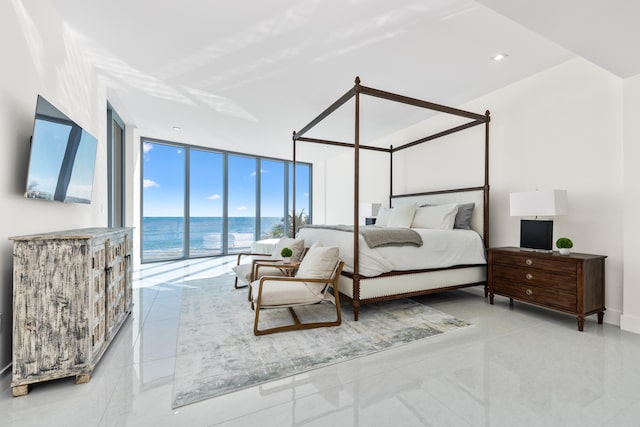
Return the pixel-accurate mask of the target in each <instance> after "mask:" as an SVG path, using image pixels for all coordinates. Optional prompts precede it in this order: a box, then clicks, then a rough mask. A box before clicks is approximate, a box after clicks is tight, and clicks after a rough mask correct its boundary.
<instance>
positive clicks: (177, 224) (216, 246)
mask: <svg viewBox="0 0 640 427" xmlns="http://www.w3.org/2000/svg"><path fill="white" fill-rule="evenodd" d="M282 223H283V218H281V217H263V218H261V220H260V227H261V235H260V236H259V238H263V237H265V233H270V232H271V231H272V229H273V227H274V226H276V225H278V224H282ZM228 227H229V242H228V245H229V250H230V251H234V250H235V251H237V250H244V249H248V248H249V247H250V245H251V242H253V241H255V240H256V236H255V231H256V220H255V217H229V225H228ZM184 237H185V236H184V218H183V217H144V218H143V221H142V248H143V249H142V250H143V258H144V259H151V258H166V257H171V256H181V254H182V252H183V247H184ZM189 251H190V252H191V254H192V255H204V254H219V253H221V251H222V218H221V217H192V218H191V219H190V230H189Z"/></svg>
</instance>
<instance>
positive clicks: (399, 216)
mask: <svg viewBox="0 0 640 427" xmlns="http://www.w3.org/2000/svg"><path fill="white" fill-rule="evenodd" d="M415 212H416V204H415V203H405V204H401V205H397V206H395V207H394V208H393V210H392V211H391V214H390V215H389V223H388V224H387V226H388V227H402V228H409V227H411V221H413V215H414V214H415Z"/></svg>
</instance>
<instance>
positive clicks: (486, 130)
mask: <svg viewBox="0 0 640 427" xmlns="http://www.w3.org/2000/svg"><path fill="white" fill-rule="evenodd" d="M484 116H485V118H486V120H485V122H484V236H482V237H483V238H484V245H485V247H486V248H489V122H490V121H491V113H490V112H489V110H486V111H485V112H484Z"/></svg>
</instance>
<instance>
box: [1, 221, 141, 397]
mask: <svg viewBox="0 0 640 427" xmlns="http://www.w3.org/2000/svg"><path fill="white" fill-rule="evenodd" d="M9 239H10V240H13V377H12V382H11V386H12V387H13V395H14V396H22V395H25V394H27V393H28V392H29V384H33V383H37V382H41V381H47V380H52V379H57V378H63V377H70V376H75V377H76V383H78V384H80V383H86V382H88V381H89V378H90V376H91V373H92V371H93V369H94V368H95V366H96V364H97V363H98V361H99V360H100V358H101V357H102V355H103V353H104V352H105V350H106V349H107V347H108V345H109V343H110V342H111V341H112V340H113V338H114V337H115V335H116V333H117V332H118V330H119V329H120V327H121V326H122V324H123V323H124V321H125V319H126V318H127V316H128V314H129V313H130V312H131V299H132V293H131V281H132V265H131V264H132V247H133V241H132V239H133V229H132V228H128V227H123V228H85V229H78V230H67V231H61V232H54V233H46V234H34V235H28V236H16V237H10V238H9Z"/></svg>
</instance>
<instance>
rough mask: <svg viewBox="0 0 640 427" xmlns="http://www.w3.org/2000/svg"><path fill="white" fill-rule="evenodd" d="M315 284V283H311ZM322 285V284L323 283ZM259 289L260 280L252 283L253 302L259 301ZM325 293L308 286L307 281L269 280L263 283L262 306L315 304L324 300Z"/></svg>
mask: <svg viewBox="0 0 640 427" xmlns="http://www.w3.org/2000/svg"><path fill="white" fill-rule="evenodd" d="M309 285H315V283H309ZM321 286H322V284H321ZM258 289H260V280H256V281H254V282H252V283H251V297H252V298H253V302H254V303H257V302H258ZM323 297H324V296H323V294H322V293H319V292H317V291H316V290H315V289H314V288H310V287H309V286H307V283H305V282H291V281H280V280H267V281H265V282H264V283H263V285H262V298H261V299H260V305H261V306H278V305H283V306H286V305H298V304H314V303H316V302H319V301H322V299H323Z"/></svg>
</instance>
